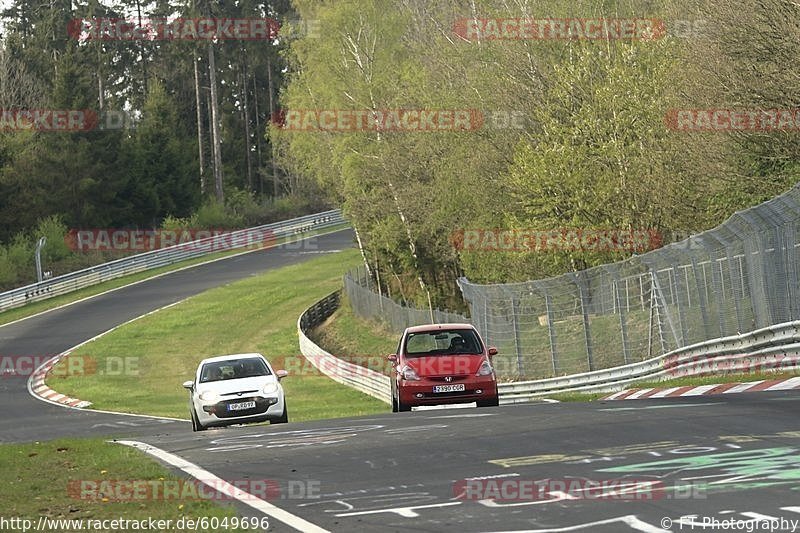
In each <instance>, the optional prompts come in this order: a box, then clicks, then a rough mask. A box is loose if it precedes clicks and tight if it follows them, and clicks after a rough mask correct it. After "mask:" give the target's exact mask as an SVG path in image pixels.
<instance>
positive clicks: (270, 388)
mask: <svg viewBox="0 0 800 533" xmlns="http://www.w3.org/2000/svg"><path fill="white" fill-rule="evenodd" d="M276 392H278V384H277V383H267V384H266V385H264V394H275V393H276Z"/></svg>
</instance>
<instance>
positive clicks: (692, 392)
mask: <svg viewBox="0 0 800 533" xmlns="http://www.w3.org/2000/svg"><path fill="white" fill-rule="evenodd" d="M717 387H719V385H718V384H714V385H700V386H699V387H695V388H693V389H689V390H688V391H686V392H684V393H683V394H681V396H700V395H702V394H705V393H707V392H708V391H710V390H711V389H715V388H717Z"/></svg>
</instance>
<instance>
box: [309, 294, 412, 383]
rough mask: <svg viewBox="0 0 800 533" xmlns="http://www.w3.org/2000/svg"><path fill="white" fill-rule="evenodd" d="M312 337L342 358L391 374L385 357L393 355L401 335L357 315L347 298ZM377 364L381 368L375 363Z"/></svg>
mask: <svg viewBox="0 0 800 533" xmlns="http://www.w3.org/2000/svg"><path fill="white" fill-rule="evenodd" d="M310 338H311V340H313V341H314V342H315V343H316V344H317V345H318V346H321V347H322V348H323V349H325V351H327V352H329V353H332V354H334V355H335V356H336V357H339V358H340V359H344V360H346V361H350V362H352V363H355V364H359V365H362V366H368V367H369V368H371V369H372V370H376V371H378V372H383V373H384V374H387V375H388V374H389V371H390V369H391V365H390V364H389V361H387V360H386V359H385V357H384V356H386V355H388V354H390V353H394V351H395V350H396V348H397V342H398V341H399V340H400V335H395V334H394V333H391V332H390V331H388V330H386V329H384V328H383V327H381V326H380V325H379V324H377V323H375V322H373V321H371V320H364V319H361V318H358V317H357V316H355V314H353V310H352V308H351V307H350V304H349V302H348V301H347V298H346V296H345V297H343V298H342V302H341V305H340V306H339V309H337V310H336V312H335V313H333V315H331V316H330V318H328V320H326V321H325V322H323V323H322V324H320V325H319V326H317V327H316V328H315V329H314V330H313V331H312V332H311V333H310ZM378 361H380V363H381V364H380V365H377V364H376V363H377V362H378Z"/></svg>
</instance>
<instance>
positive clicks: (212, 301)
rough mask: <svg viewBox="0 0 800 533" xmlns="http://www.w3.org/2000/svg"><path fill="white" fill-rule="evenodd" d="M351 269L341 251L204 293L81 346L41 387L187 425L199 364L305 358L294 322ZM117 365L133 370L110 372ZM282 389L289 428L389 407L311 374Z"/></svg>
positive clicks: (349, 255) (353, 258)
mask: <svg viewBox="0 0 800 533" xmlns="http://www.w3.org/2000/svg"><path fill="white" fill-rule="evenodd" d="M358 262H359V255H358V252H357V251H356V250H347V251H344V252H339V253H335V254H326V255H322V256H320V257H317V258H315V259H311V260H308V261H306V262H304V263H302V264H299V265H292V266H288V267H284V268H280V269H277V270H272V271H270V272H267V273H264V274H261V275H258V276H254V277H252V278H248V279H245V280H241V281H238V282H235V283H231V284H229V285H226V286H224V287H218V288H215V289H211V290H209V291H206V292H204V293H202V294H199V295H197V296H194V297H192V298H189V299H188V300H185V301H183V302H181V303H179V304H177V305H175V306H173V307H170V308H168V309H164V310H162V311H159V312H157V313H154V314H152V315H148V316H145V317H143V318H141V319H139V320H136V321H134V322H132V323H130V324H127V325H125V326H122V327H120V328H118V329H116V330H114V331H113V332H111V333H109V334H108V335H105V336H103V337H101V338H99V339H97V340H95V341H93V342H91V343H89V344H86V345H84V346H82V347H81V348H80V349H79V350H76V351H75V352H74V354H73V355H71V356H70V357H68V358H64V359H63V360H62V361H61V362H60V363H59V365H57V366H56V368H55V369H54V371H53V373H52V374H51V376H50V377H49V378H48V380H47V382H48V385H49V386H51V387H52V388H53V389H55V390H57V391H58V392H61V393H63V394H67V395H69V396H73V397H77V398H80V399H82V400H88V401H91V402H93V404H94V405H93V407H95V408H97V409H110V410H114V411H123V412H131V413H145V414H151V415H158V416H171V417H177V418H188V414H187V393H186V391H185V390H183V389H182V388H181V383H182V382H183V381H185V380H189V379H193V377H194V372H195V369H196V368H197V364H198V363H199V362H200V360H201V359H203V358H205V357H210V356H213V355H219V354H226V353H243V352H261V353H263V354H264V355H265V356H267V358H268V359H269V360H270V361H281V360H282V359H283V358H287V357H292V358H298V357H302V356H300V355H299V348H298V344H297V331H296V323H297V318H298V316H299V315H300V313H302V312H303V310H305V309H306V308H307V307H308V306H310V305H311V304H313V303H314V302H316V301H317V300H319V299H321V298H322V297H324V296H326V295H327V294H329V293H331V292H332V291H334V290H336V289H337V288H339V287H340V286H341V278H342V275H343V274H344V272H345V271H346V270H347V269H349V268H352V267H353V266H355V265H356V264H358ZM73 357H74V358H76V359H77V358H84V359H83V360H91V361H93V362H94V364H95V365H96V366H93V367H92V368H93V369H94V371H93V372H83V373H81V372H74V371H72V372H71V371H70V369H71V368H76V367H75V366H74V365H73V366H70V365H71V364H70V362H69V359H71V358H73ZM119 361H126V362H128V361H130V362H131V363H130V364H127V365H124V370H121V371H119V370H117V371H114V372H112V369H119V368H121V367H120V365H119V364H118V362H119ZM276 366H277V363H276ZM279 368H280V367H279ZM304 368H305V367H304ZM290 370H291V369H290ZM283 385H284V388H285V390H286V397H287V405H288V409H289V419H290V420H291V421H300V420H315V419H324V418H335V417H342V416H358V415H362V414H372V413H378V412H386V411H388V409H389V406H388V405H386V404H384V403H383V402H381V401H379V400H376V399H374V398H371V397H369V396H367V395H365V394H362V393H360V392H357V391H355V390H353V389H350V388H348V387H345V386H343V385H339V384H338V383H336V382H334V381H332V380H330V379H329V378H327V377H324V376H320V375H318V374H315V373H313V372H301V373H300V374H299V375H298V374H295V375H290V377H288V378H286V379H285V380H283Z"/></svg>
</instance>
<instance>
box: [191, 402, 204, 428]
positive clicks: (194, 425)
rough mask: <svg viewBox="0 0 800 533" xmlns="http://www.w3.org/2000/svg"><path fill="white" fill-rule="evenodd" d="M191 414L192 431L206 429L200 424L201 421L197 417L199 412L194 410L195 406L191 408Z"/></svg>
mask: <svg viewBox="0 0 800 533" xmlns="http://www.w3.org/2000/svg"><path fill="white" fill-rule="evenodd" d="M191 416H192V431H205V430H206V428H205V427H203V426H202V425H201V424H200V421H199V420H198V419H197V414H196V413H195V412H194V407H192V408H191Z"/></svg>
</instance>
